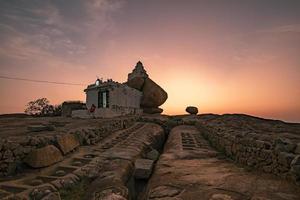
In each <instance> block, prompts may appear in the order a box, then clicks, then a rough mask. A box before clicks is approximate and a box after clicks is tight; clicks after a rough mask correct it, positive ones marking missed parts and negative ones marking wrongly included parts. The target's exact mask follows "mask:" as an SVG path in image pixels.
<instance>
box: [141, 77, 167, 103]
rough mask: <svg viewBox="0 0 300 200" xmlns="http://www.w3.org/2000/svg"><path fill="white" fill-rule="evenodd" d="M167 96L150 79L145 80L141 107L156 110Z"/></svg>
mask: <svg viewBox="0 0 300 200" xmlns="http://www.w3.org/2000/svg"><path fill="white" fill-rule="evenodd" d="M167 98H168V94H167V93H166V92H165V91H164V90H163V89H162V88H161V87H160V86H159V85H157V84H156V83H155V82H154V81H152V80H151V79H150V78H146V79H145V83H144V87H143V97H142V101H141V107H148V108H150V107H152V108H156V107H158V106H160V105H162V104H163V103H164V102H165V101H166V100H167Z"/></svg>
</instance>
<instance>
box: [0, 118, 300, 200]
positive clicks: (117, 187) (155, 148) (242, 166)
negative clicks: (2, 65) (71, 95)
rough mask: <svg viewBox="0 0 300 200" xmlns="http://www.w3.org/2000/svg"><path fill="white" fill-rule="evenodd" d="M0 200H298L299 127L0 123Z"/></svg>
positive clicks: (199, 121) (242, 122)
mask: <svg viewBox="0 0 300 200" xmlns="http://www.w3.org/2000/svg"><path fill="white" fill-rule="evenodd" d="M0 136H1V139H0V172H1V174H0V175H1V177H0V199H43V200H45V199H54V200H55V199H57V200H58V199H120V200H124V199H141V200H144V199H145V200H146V199H157V200H167V199H174V200H176V199H182V200H185V199H195V200H198V199H204V200H206V199H207V200H244V199H245V200H247V199H249V200H273V199H274V200H288V199H291V200H294V199H295V200H296V199H300V186H299V181H300V124H296V123H295V124H291V123H284V122H281V121H275V120H265V119H260V118H256V117H251V116H247V115H212V114H207V115H198V116H197V115H182V116H164V115H144V116H142V117H139V118H136V117H131V118H115V119H106V120H103V119H89V120H80V119H71V118H61V117H59V118H26V117H22V118H17V117H14V118H9V117H3V118H0Z"/></svg>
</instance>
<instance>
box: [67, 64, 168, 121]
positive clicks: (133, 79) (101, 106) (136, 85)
mask: <svg viewBox="0 0 300 200" xmlns="http://www.w3.org/2000/svg"><path fill="white" fill-rule="evenodd" d="M84 92H85V93H86V108H87V109H84V110H83V109H81V110H73V111H72V117H75V118H91V117H95V118H110V117H116V116H124V115H139V114H142V113H143V112H144V113H150V114H153V113H161V112H162V109H160V108H158V106H159V105H161V104H163V103H164V102H165V101H166V99H167V93H166V92H165V91H164V90H163V89H162V88H161V87H159V86H158V85H157V84H156V83H155V82H154V81H152V80H151V79H150V78H149V76H148V74H147V72H146V70H145V69H144V66H143V64H142V62H141V61H139V62H137V64H136V66H135V68H134V69H133V71H132V72H131V73H129V74H128V79H127V82H126V83H119V82H116V81H113V80H112V79H107V80H106V81H102V80H100V79H97V80H96V81H95V82H94V83H93V84H90V85H88V86H87V88H86V89H85V90H84Z"/></svg>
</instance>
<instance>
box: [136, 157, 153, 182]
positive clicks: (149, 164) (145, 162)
mask: <svg viewBox="0 0 300 200" xmlns="http://www.w3.org/2000/svg"><path fill="white" fill-rule="evenodd" d="M134 166H135V170H134V177H135V178H136V179H148V178H149V177H150V175H151V173H152V169H153V160H149V159H137V160H136V161H135V163H134Z"/></svg>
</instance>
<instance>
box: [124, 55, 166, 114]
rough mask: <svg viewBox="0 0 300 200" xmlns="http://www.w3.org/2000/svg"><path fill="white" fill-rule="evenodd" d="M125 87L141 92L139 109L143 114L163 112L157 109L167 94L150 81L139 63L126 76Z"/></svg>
mask: <svg viewBox="0 0 300 200" xmlns="http://www.w3.org/2000/svg"><path fill="white" fill-rule="evenodd" d="M127 85H128V86H129V87H132V88H135V89H137V90H139V91H141V92H143V96H142V101H141V108H142V109H143V111H144V112H145V113H149V114H153V113H161V112H162V111H163V110H162V109H161V108H158V107H159V106H160V105H162V104H163V103H164V102H165V101H166V100H167V98H168V94H167V92H166V91H164V89H162V88H161V87H160V86H159V85H158V84H156V83H155V82H154V81H153V80H151V79H150V78H149V76H148V74H147V72H146V70H145V69H144V66H143V64H142V63H141V62H140V61H139V62H138V63H137V64H136V66H135V68H134V70H133V71H132V73H130V74H128V80H127Z"/></svg>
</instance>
